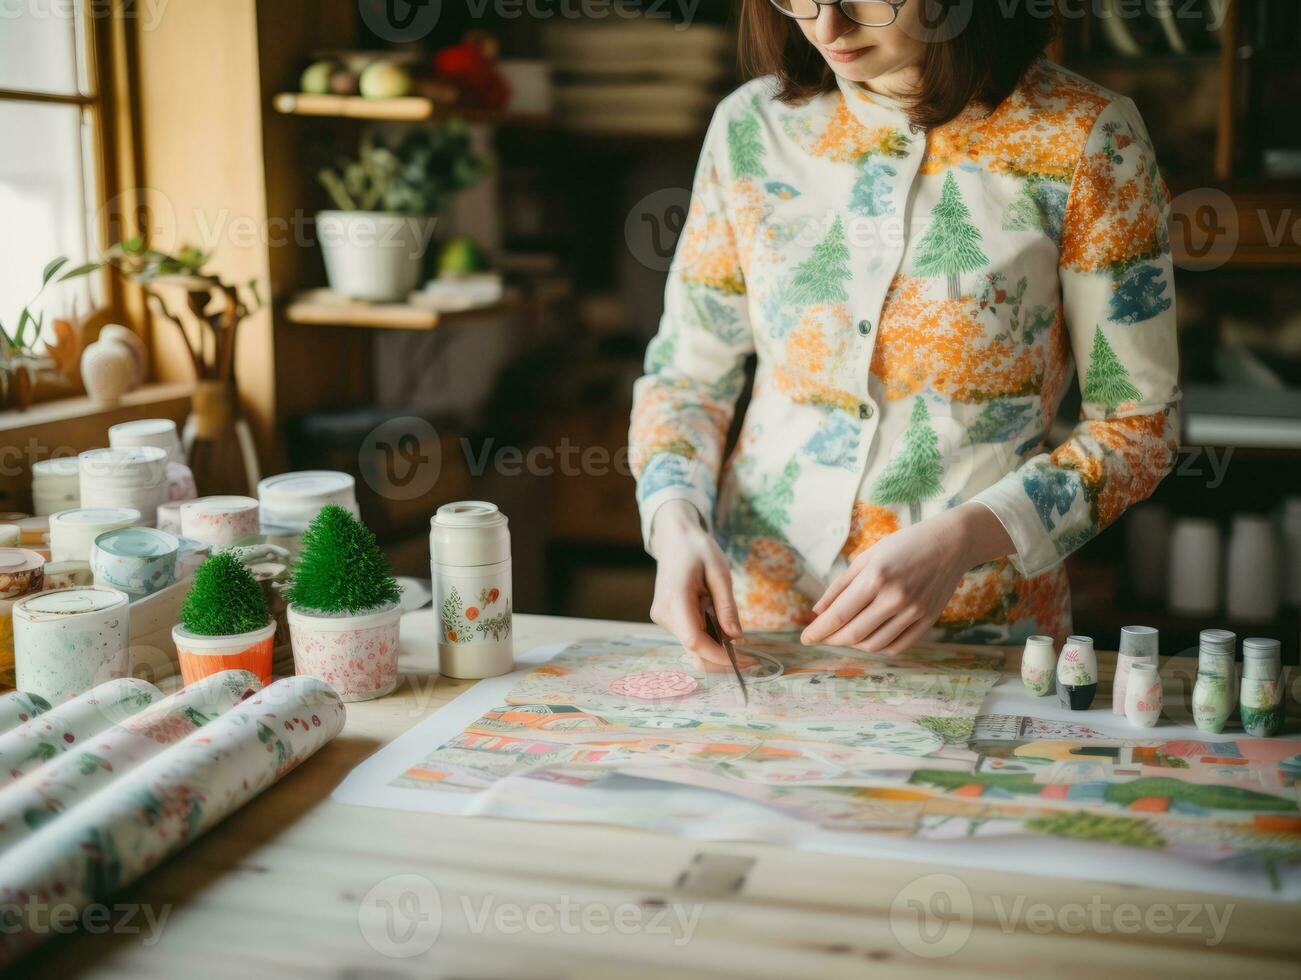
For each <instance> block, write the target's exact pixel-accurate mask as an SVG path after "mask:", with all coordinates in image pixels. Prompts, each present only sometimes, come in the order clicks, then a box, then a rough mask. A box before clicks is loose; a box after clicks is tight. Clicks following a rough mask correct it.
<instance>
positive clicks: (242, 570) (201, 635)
mask: <svg viewBox="0 0 1301 980" xmlns="http://www.w3.org/2000/svg"><path fill="white" fill-rule="evenodd" d="M275 631H276V625H275V621H274V620H272V618H271V615H270V613H268V612H267V605H266V600H265V599H264V598H263V595H262V587H261V586H260V585H258V583H257V582H256V581H255V580H254V578H253V573H252V572H250V571H249V570H248V568H246V567H245V566H244V564H243V562H241V561H240V560H239V559H238V558H236V557H235V556H234V555H233V554H231V553H229V552H225V551H218V552H216V553H215V554H213V555H212V556H211V557H210V558H208V560H207V561H205V562H204V563H203V564H202V565H200V566H199V570H198V571H197V572H196V573H195V575H194V585H193V586H192V587H191V589H190V593H189V595H187V596H186V597H185V602H184V604H183V605H182V606H181V622H180V623H179V624H178V625H177V626H176V627H174V628H173V629H172V640H173V641H174V642H175V644H176V650H177V653H178V655H179V657H180V661H181V673H182V675H183V676H184V679H185V683H187V684H193V683H194V682H195V681H197V680H199V679H200V678H202V677H206V676H208V675H209V674H215V673H217V672H219V671H223V670H237V669H240V670H248V671H251V672H252V673H254V674H257V675H258V677H259V678H260V679H261V680H262V683H264V684H269V683H270V682H271V660H272V654H273V653H274V647H275Z"/></svg>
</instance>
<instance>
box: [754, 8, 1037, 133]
mask: <svg viewBox="0 0 1301 980" xmlns="http://www.w3.org/2000/svg"><path fill="white" fill-rule="evenodd" d="M909 2H910V3H923V2H924V3H925V4H926V10H925V13H926V14H928V15H935V16H928V17H927V25H926V26H927V30H928V32H929V33H930V34H931V35H932V36H933V37H936V38H944V39H943V40H932V41H930V42H928V43H927V45H926V54H925V56H924V58H923V60H922V65H921V86H920V88H919V90H918V91H917V93H916V95H915V96H913V97H912V99H911V100H910V106H909V113H908V114H909V116H910V117H911V118H912V121H913V122H914V123H915V124H917V125H919V126H928V127H930V126H941V125H943V124H944V123H946V122H948V121H949V120H951V119H953V118H954V117H955V116H957V115H958V114H959V113H960V112H962V110H963V109H965V108H966V107H967V106H968V105H970V104H973V103H974V104H977V105H983V106H987V107H989V108H991V109H992V108H994V107H995V106H997V105H998V104H999V103H1000V102H1002V101H1003V100H1004V99H1005V98H1007V97H1008V95H1010V94H1011V92H1012V90H1013V89H1014V88H1016V86H1017V83H1018V82H1019V81H1020V80H1021V76H1022V75H1023V74H1024V73H1025V70H1026V68H1027V67H1029V65H1030V63H1031V62H1032V61H1034V59H1035V58H1036V57H1038V56H1039V55H1040V54H1042V53H1043V50H1044V48H1045V47H1047V45H1048V42H1049V41H1051V40H1052V39H1053V37H1054V36H1055V34H1056V29H1057V24H1056V20H1055V18H1054V17H1052V16H1045V15H1044V13H1043V11H1042V10H1040V9H1039V5H1036V4H1032V3H1028V2H1026V3H1018V4H1014V5H1012V6H1011V9H1008V5H1007V4H1003V3H996V2H994V0H909ZM964 21H965V24H963V23H962V22H964ZM960 24H962V26H961V27H960V29H957V28H958V27H959V25H960ZM946 27H952V28H954V29H951V30H946ZM949 34H952V37H948V35H949ZM741 67H742V70H743V71H744V72H745V73H746V74H747V75H748V76H750V77H756V76H759V75H774V76H776V78H777V82H778V86H779V88H778V92H777V98H778V99H779V100H780V101H782V102H785V103H788V104H790V103H796V104H798V103H802V102H807V101H808V100H809V99H811V98H812V97H813V96H815V95H819V94H821V93H823V92H830V91H834V90H835V88H836V76H835V73H834V72H833V71H832V70H831V66H830V65H828V64H827V62H826V59H825V58H823V57H822V55H820V54H819V53H818V50H817V49H816V48H815V47H814V46H813V45H812V44H810V43H809V42H808V40H807V39H806V38H805V37H804V34H803V32H801V31H800V28H799V24H798V23H796V21H795V20H793V19H792V18H790V17H787V16H785V15H784V14H783V13H781V12H780V11H779V10H776V9H775V8H774V7H773V5H772V3H771V2H770V0H744V3H743V6H742V11H741Z"/></svg>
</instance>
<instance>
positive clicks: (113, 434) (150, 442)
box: [108, 419, 185, 463]
mask: <svg viewBox="0 0 1301 980" xmlns="http://www.w3.org/2000/svg"><path fill="white" fill-rule="evenodd" d="M108 444H109V445H110V446H112V447H113V448H114V449H130V448H133V447H136V446H153V447H154V448H156V449H161V450H163V451H164V452H165V453H166V454H167V461H168V462H169V463H184V462H185V453H184V451H183V450H182V449H181V437H180V435H179V434H178V433H177V431H176V423H175V422H173V421H172V420H171V419H134V420H132V421H130V422H119V423H118V424H117V425H113V426H109V430H108Z"/></svg>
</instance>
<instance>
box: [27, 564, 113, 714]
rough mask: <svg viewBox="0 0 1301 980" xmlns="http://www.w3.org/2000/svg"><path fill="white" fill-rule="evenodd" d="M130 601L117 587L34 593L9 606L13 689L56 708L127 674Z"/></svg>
mask: <svg viewBox="0 0 1301 980" xmlns="http://www.w3.org/2000/svg"><path fill="white" fill-rule="evenodd" d="M128 603H129V599H128V597H127V595H126V593H124V592H120V591H118V590H117V589H102V588H98V587H96V588H90V589H61V590H59V591H57V592H39V593H37V594H36V595H33V596H28V597H27V598H25V599H20V600H19V601H18V602H16V603H15V604H14V608H13V617H14V662H15V668H16V673H17V678H16V681H17V684H16V686H17V687H18V688H19V689H20V690H23V691H26V692H28V693H29V694H39V695H40V696H41V697H43V698H45V699H46V700H47V701H49V702H50V703H51V704H61V703H63V702H64V701H67V700H69V699H71V698H74V697H76V696H77V695H78V694H83V693H85V692H86V691H89V690H90V689H91V688H92V687H96V686H97V685H99V684H103V683H104V682H105V681H107V680H110V679H112V678H114V677H125V676H126V675H127V674H128V673H130V670H131V650H130V647H129V642H130V641H129V636H130V631H129V616H130V608H129V605H128Z"/></svg>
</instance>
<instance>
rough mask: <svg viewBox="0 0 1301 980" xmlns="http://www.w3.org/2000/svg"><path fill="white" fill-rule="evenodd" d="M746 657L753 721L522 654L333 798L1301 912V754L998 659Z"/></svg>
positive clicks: (654, 673) (684, 684) (555, 654)
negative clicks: (1202, 896)
mask: <svg viewBox="0 0 1301 980" xmlns="http://www.w3.org/2000/svg"><path fill="white" fill-rule="evenodd" d="M750 649H757V650H759V651H761V652H764V653H767V654H769V655H770V656H772V657H775V658H776V659H777V660H779V661H780V662H781V663H782V664H783V665H784V671H783V673H782V674H781V675H780V676H777V677H775V678H772V679H768V680H757V679H752V680H751V681H750V684H749V692H750V693H749V703H748V704H746V703H745V702H744V701H743V699H742V697H741V694H740V690H739V687H738V685H737V683H736V680H735V678H734V677H732V676H731V675H730V674H727V673H718V674H708V673H702V672H700V671H699V670H698V669H696V667H695V666H694V664H692V662H691V659H690V657H688V656H687V655H686V654H685V653H684V651H683V650H682V648H681V647H679V646H677V645H675V644H665V643H664V641H663V640H662V639H656V638H637V637H630V638H624V639H620V640H601V641H591V642H584V643H579V644H574V645H571V646H568V647H564V648H554V647H553V648H547V649H541V650H536V651H531V652H530V653H529V654H527V655H525V656H524V657H521V658H520V660H521V663H522V664H525V665H526V666H525V667H524V669H523V670H520V671H517V672H516V673H515V674H512V675H509V676H508V677H504V678H495V679H493V680H490V681H485V682H482V683H480V684H478V685H477V686H476V687H474V688H473V689H471V690H470V691H469V692H467V693H466V694H465V695H462V696H461V697H460V698H458V699H456V701H454V702H453V703H452V704H450V705H448V706H447V707H446V708H444V709H442V710H440V711H438V712H436V713H435V714H434V715H433V716H431V717H430V718H429V719H427V720H426V721H425V722H423V723H422V724H420V725H418V726H416V727H415V728H413V729H412V730H411V731H410V732H408V733H407V734H406V735H404V736H403V737H402V738H400V739H399V740H397V741H395V742H394V743H393V744H392V745H390V746H389V747H387V748H386V749H385V750H384V751H382V752H380V753H379V754H377V755H376V756H375V757H373V758H372V759H370V760H368V761H367V762H366V763H365V764H363V766H361V767H360V768H359V769H358V770H357V771H356V772H354V773H353V774H352V775H351V776H349V778H348V780H347V781H345V782H344V784H343V785H342V786H340V788H339V789H338V790H337V791H336V793H335V797H334V798H335V799H336V800H338V801H340V802H345V803H364V804H370V805H377V806H387V807H395V808H399V809H415V810H428V811H434V812H443V813H456V814H482V815H489V816H500V817H511V818H518V819H532V820H551V821H578V822H599V823H610V824H618V825H623V826H631V827H640V828H645V829H652V830H659V831H666V832H671V833H676V834H680V835H683V836H689V837H693V838H703V839H734V840H736V839H739V840H744V839H753V840H764V841H771V842H780V843H787V844H792V845H796V846H801V847H808V848H812V849H818V850H834V851H843V852H847V853H858V854H878V855H880V856H883V857H893V858H896V859H907V858H916V859H924V860H931V861H945V862H951V863H954V864H960V865H973V866H982V867H992V868H997V869H1005V870H1017V871H1027V872H1031V873H1039V874H1052V875H1061V876H1066V877H1077V878H1097V879H1101V880H1114V881H1125V882H1134V883H1147V884H1152V883H1160V884H1161V885H1162V886H1163V887H1187V888H1197V889H1202V890H1209V891H1218V892H1223V893H1232V894H1252V893H1254V894H1257V895H1259V894H1273V895H1275V896H1276V897H1280V898H1281V897H1289V898H1297V897H1301V869H1299V865H1301V811H1299V810H1298V804H1297V799H1298V797H1297V788H1298V785H1301V784H1299V783H1298V777H1301V740H1297V739H1295V738H1287V739H1284V738H1275V739H1253V738H1248V737H1245V736H1239V737H1234V736H1232V735H1226V736H1225V737H1223V738H1219V739H1214V740H1207V739H1204V738H1203V737H1202V735H1201V733H1199V732H1197V731H1196V729H1187V728H1183V727H1174V726H1170V725H1166V726H1163V727H1161V728H1158V729H1155V730H1152V731H1150V732H1140V731H1139V730H1137V729H1134V728H1132V727H1130V726H1129V725H1128V724H1127V723H1126V722H1125V721H1124V720H1123V719H1119V718H1116V717H1115V716H1112V715H1111V714H1110V713H1109V712H1105V711H1101V710H1097V711H1091V712H1088V713H1078V712H1077V713H1069V712H1065V711H1064V710H1062V709H1060V708H1058V707H1057V705H1056V702H1055V700H1053V699H1034V698H1031V697H1029V696H1028V695H1025V694H1024V692H1023V689H1022V687H1021V685H1020V682H1019V680H1018V679H1017V678H1015V677H1011V676H1009V675H1002V674H1001V673H1000V670H1001V667H1002V661H1001V656H1000V654H998V653H997V652H952V651H941V650H927V649H919V650H915V651H913V652H911V653H909V654H908V655H906V656H904V657H900V658H894V659H885V658H881V657H871V656H867V655H859V654H854V655H852V656H850V655H847V654H852V653H853V651H844V650H839V649H833V648H812V649H810V648H805V647H803V646H801V645H800V644H799V643H798V641H797V640H796V639H794V638H792V637H786V636H778V635H774V636H766V637H764V638H762V639H761V640H760V642H758V643H757V644H755V645H754V646H753V647H751V648H750ZM996 684H997V685H998V686H997V687H995V685H996ZM987 695H988V697H987ZM982 706H983V707H982ZM1028 711H1033V712H1034V715H1033V716H1031V715H1029V714H1027V712H1028Z"/></svg>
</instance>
